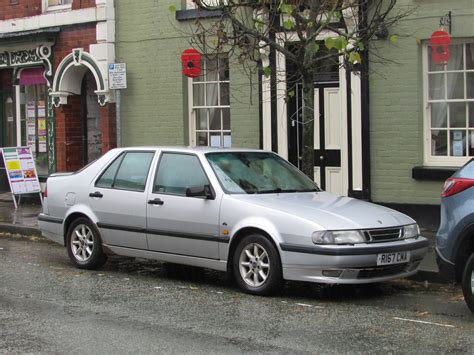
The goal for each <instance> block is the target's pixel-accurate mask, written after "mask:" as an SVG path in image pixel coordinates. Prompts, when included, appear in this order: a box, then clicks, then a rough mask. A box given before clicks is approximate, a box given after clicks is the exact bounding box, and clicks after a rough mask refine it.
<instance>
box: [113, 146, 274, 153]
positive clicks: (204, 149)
mask: <svg viewBox="0 0 474 355" xmlns="http://www.w3.org/2000/svg"><path fill="white" fill-rule="evenodd" d="M116 149H118V150H121V151H124V150H155V151H156V150H169V151H173V152H184V153H200V154H205V153H219V152H268V151H265V150H261V149H249V148H215V147H190V146H188V147H186V146H135V147H121V148H116Z"/></svg>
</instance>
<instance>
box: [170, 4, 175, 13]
mask: <svg viewBox="0 0 474 355" xmlns="http://www.w3.org/2000/svg"><path fill="white" fill-rule="evenodd" d="M168 11H169V12H171V13H173V14H174V13H175V12H176V5H173V4H171V5H170V6H168Z"/></svg>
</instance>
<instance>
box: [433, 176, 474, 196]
mask: <svg viewBox="0 0 474 355" xmlns="http://www.w3.org/2000/svg"><path fill="white" fill-rule="evenodd" d="M471 186H474V180H473V179H462V178H449V179H448V180H446V182H445V183H444V186H443V192H442V193H441V196H442V197H448V196H452V195H455V194H457V193H459V192H461V191H464V190H466V189H468V188H470V187H471Z"/></svg>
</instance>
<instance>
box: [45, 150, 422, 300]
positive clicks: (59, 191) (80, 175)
mask: <svg viewBox="0 0 474 355" xmlns="http://www.w3.org/2000/svg"><path fill="white" fill-rule="evenodd" d="M44 200H45V203H44V211H43V213H42V214H41V215H40V216H39V218H38V220H39V226H40V228H41V231H42V233H43V235H44V236H45V237H47V238H49V239H51V240H53V241H56V242H58V243H61V244H63V245H65V246H66V247H67V250H68V253H69V256H70V258H71V260H72V261H73V263H74V264H75V265H77V266H78V267H80V268H85V269H94V268H98V267H100V266H101V265H102V264H103V263H104V262H105V260H106V255H107V254H109V253H113V254H118V255H124V256H131V257H140V258H150V259H157V260H162V261H165V262H171V263H178V264H186V265H193V266H200V267H206V268H211V269H216V270H221V271H227V272H230V273H232V274H233V276H234V277H235V279H236V281H237V283H238V285H239V286H240V288H241V289H242V290H243V291H245V292H249V293H253V294H269V293H271V292H272V291H274V290H276V289H277V288H278V286H279V285H280V283H281V281H282V280H283V279H285V280H299V281H310V282H322V283H340V284H342V283H344V284H348V283H351V284H354V283H369V282H379V281H385V280H390V279H393V278H397V277H405V276H409V275H412V274H414V273H416V271H417V268H418V266H419V264H420V262H421V260H422V258H423V257H424V255H425V254H426V252H427V248H428V241H427V240H426V239H425V238H423V237H421V236H420V232H419V228H418V226H417V225H416V223H415V221H413V220H412V219H411V218H409V217H407V216H405V215H403V214H401V213H399V212H396V211H393V210H391V209H388V208H385V207H381V206H378V205H375V204H371V203H368V202H364V201H360V200H356V199H352V198H348V197H341V196H335V195H332V194H330V193H327V192H324V191H321V190H320V189H319V188H318V187H317V186H316V184H315V183H314V182H313V181H311V180H310V179H309V178H307V177H306V176H305V175H304V174H302V173H301V172H300V171H299V170H298V169H296V168H295V167H294V166H293V165H291V164H289V163H288V162H287V161H286V160H284V159H282V158H281V157H279V156H278V155H276V154H274V153H271V152H265V151H261V150H243V149H213V148H164V147H139V148H122V149H114V150H111V151H110V152H108V153H107V154H105V155H104V156H102V157H101V158H100V159H98V160H97V161H95V162H94V163H92V164H90V165H88V166H87V167H85V168H84V169H82V170H80V171H78V172H76V173H70V174H55V175H53V176H51V177H50V178H48V181H47V191H46V192H45V199H44Z"/></svg>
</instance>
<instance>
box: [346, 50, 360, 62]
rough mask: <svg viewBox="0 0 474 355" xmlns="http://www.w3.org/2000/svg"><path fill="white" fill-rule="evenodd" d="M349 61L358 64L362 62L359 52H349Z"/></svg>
mask: <svg viewBox="0 0 474 355" xmlns="http://www.w3.org/2000/svg"><path fill="white" fill-rule="evenodd" d="M348 60H349V62H350V63H352V64H360V63H362V58H361V56H360V53H359V52H351V53H349V58H348Z"/></svg>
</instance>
